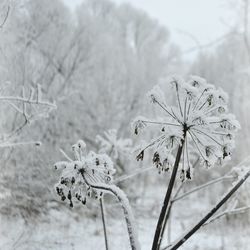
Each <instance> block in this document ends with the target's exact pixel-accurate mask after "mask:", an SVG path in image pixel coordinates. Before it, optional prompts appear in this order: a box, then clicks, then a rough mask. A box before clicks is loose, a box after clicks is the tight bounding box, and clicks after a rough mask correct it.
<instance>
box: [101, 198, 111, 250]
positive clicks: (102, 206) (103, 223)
mask: <svg viewBox="0 0 250 250" xmlns="http://www.w3.org/2000/svg"><path fill="white" fill-rule="evenodd" d="M100 207H101V214H102V225H103V232H104V238H105V248H106V250H108V249H109V246H108V234H107V229H106V222H105V211H104V200H103V199H100Z"/></svg>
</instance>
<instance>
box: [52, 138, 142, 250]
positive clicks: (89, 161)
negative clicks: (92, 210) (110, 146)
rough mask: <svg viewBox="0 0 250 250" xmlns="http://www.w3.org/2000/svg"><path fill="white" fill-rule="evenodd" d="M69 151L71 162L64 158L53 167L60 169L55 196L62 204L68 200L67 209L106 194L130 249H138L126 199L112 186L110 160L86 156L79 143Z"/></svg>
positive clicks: (107, 157)
mask: <svg viewBox="0 0 250 250" xmlns="http://www.w3.org/2000/svg"><path fill="white" fill-rule="evenodd" d="M72 151H73V153H74V160H71V159H70V158H69V157H68V156H67V158H68V161H61V162H57V163H56V164H55V169H59V170H62V172H61V177H60V179H59V183H58V184H56V187H55V189H56V192H57V194H58V195H59V196H60V197H61V199H62V200H63V201H68V202H69V205H70V207H73V206H74V203H75V202H76V203H82V204H83V205H85V204H86V202H87V199H88V198H91V197H94V198H95V199H102V198H103V196H104V194H106V193H108V194H112V195H114V196H115V197H116V198H117V199H118V201H119V202H120V204H121V206H122V209H123V212H124V216H125V220H126V223H127V229H128V234H129V239H130V245H131V249H133V250H138V249H140V247H139V243H138V240H137V233H136V231H135V226H134V217H133V213H132V211H131V208H130V205H129V202H128V199H127V197H126V195H125V194H124V192H123V191H122V190H121V189H119V188H118V187H117V186H115V185H114V184H112V181H113V174H114V173H115V169H114V167H113V162H112V160H111V159H110V158H109V156H108V155H106V154H96V153H94V152H92V151H90V152H88V153H87V150H86V144H85V142H84V141H82V140H79V141H78V142H77V143H76V144H74V145H73V146H72Z"/></svg>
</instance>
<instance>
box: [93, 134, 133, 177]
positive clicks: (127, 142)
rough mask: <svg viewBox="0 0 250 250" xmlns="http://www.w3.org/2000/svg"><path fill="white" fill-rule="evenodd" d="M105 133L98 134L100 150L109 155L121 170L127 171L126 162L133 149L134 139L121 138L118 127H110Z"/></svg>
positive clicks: (97, 139) (97, 140)
mask: <svg viewBox="0 0 250 250" xmlns="http://www.w3.org/2000/svg"><path fill="white" fill-rule="evenodd" d="M103 134H104V135H103V136H101V135H97V136H96V142H97V144H98V147H99V152H100V153H105V154H107V155H109V156H110V157H111V159H112V160H113V161H114V162H115V163H116V165H117V167H119V170H120V171H122V172H124V171H126V169H125V167H124V163H125V161H126V160H127V159H128V155H129V154H130V152H131V150H132V140H131V139H128V138H119V137H118V135H117V130H116V129H110V130H108V131H106V132H104V133H103Z"/></svg>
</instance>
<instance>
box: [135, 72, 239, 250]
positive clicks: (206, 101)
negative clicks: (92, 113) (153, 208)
mask: <svg viewBox="0 0 250 250" xmlns="http://www.w3.org/2000/svg"><path fill="white" fill-rule="evenodd" d="M168 84H170V85H171V86H172V90H173V93H168V94H169V97H170V96H171V95H173V96H174V97H175V100H176V101H175V103H174V104H175V105H173V106H171V105H169V104H167V102H166V98H165V93H164V92H163V91H162V90H161V87H160V86H155V87H154V88H153V89H152V90H151V91H150V92H149V93H148V96H149V98H150V100H151V102H152V103H153V104H154V105H156V106H157V107H158V108H159V109H160V110H161V111H163V113H164V116H162V117H160V118H158V119H154V120H152V119H148V118H144V117H138V118H136V119H135V121H134V122H133V129H134V133H135V134H136V135H137V134H139V133H140V132H141V131H142V130H144V129H146V128H147V127H148V126H149V125H151V126H154V129H155V130H156V132H157V137H156V138H154V139H153V140H151V141H150V142H149V143H148V144H144V145H143V146H142V147H141V148H140V152H139V154H138V155H137V160H143V158H144V152H145V150H147V149H150V148H151V149H152V150H153V157H152V161H153V163H154V165H155V166H156V167H157V168H158V169H159V171H160V172H161V171H168V170H170V169H171V170H172V173H171V178H170V182H169V185H168V189H167V192H166V196H165V199H164V203H163V206H162V210H161V213H160V217H159V220H158V224H157V228H156V232H155V237H154V242H153V247H152V249H159V247H160V244H161V240H162V236H163V233H164V229H165V225H166V221H167V217H166V215H167V210H168V205H169V201H170V198H171V193H172V189H173V186H174V183H175V180H176V175H177V172H178V167H179V164H181V170H180V171H179V173H180V178H181V179H182V180H185V179H191V178H192V176H193V168H192V164H193V161H192V159H193V156H194V155H198V156H199V158H200V160H201V165H203V166H205V167H206V168H210V167H213V166H221V165H222V164H223V161H224V160H226V159H230V155H231V152H232V149H233V148H234V136H235V133H236V131H237V130H238V129H239V128H240V125H239V122H238V121H237V120H236V119H235V116H234V115H233V114H230V113H228V109H227V102H228V95H227V94H226V93H225V92H224V91H223V90H222V89H216V88H215V87H214V86H213V85H211V84H209V83H207V82H206V80H205V79H203V78H200V77H197V76H191V77H190V79H189V80H188V81H184V80H183V79H181V78H174V77H173V78H171V79H169V80H168ZM166 97H167V96H166ZM167 99H168V98H167Z"/></svg>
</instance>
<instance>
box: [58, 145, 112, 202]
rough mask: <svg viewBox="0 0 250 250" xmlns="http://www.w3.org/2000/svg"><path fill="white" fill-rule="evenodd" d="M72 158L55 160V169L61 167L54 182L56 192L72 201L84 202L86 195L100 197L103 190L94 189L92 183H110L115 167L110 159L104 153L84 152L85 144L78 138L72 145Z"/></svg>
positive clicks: (64, 198)
mask: <svg viewBox="0 0 250 250" xmlns="http://www.w3.org/2000/svg"><path fill="white" fill-rule="evenodd" d="M72 151H73V153H74V158H75V159H74V160H70V159H69V161H62V162H57V163H56V164H55V169H61V170H62V173H61V177H60V181H59V183H58V184H56V192H57V194H58V195H59V196H60V197H61V199H62V200H63V201H64V200H68V201H69V204H70V207H73V203H74V202H75V201H76V202H81V203H82V204H83V205H85V204H86V200H87V197H94V198H96V199H100V198H102V196H103V192H105V190H100V189H95V188H94V187H93V185H95V184H96V185H98V184H110V183H111V182H112V180H113V174H114V173H115V169H114V168H113V163H112V161H111V159H110V158H109V157H108V156H107V155H106V154H96V153H94V152H92V151H90V152H89V153H88V154H87V152H86V144H85V143H84V142H83V141H82V140H79V141H78V142H77V143H76V144H74V145H73V146H72Z"/></svg>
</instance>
